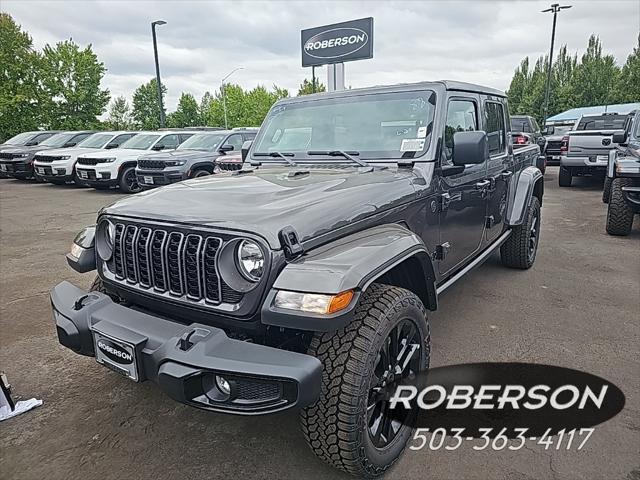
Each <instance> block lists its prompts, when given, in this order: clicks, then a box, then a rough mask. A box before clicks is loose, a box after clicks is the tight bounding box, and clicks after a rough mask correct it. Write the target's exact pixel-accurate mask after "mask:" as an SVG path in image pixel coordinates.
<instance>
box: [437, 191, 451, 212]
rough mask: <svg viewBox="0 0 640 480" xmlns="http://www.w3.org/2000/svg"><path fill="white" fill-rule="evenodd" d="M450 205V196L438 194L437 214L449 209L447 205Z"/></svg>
mask: <svg viewBox="0 0 640 480" xmlns="http://www.w3.org/2000/svg"><path fill="white" fill-rule="evenodd" d="M450 203H451V195H449V194H448V193H442V194H440V197H438V212H444V211H445V210H446V209H447V208H449V204H450Z"/></svg>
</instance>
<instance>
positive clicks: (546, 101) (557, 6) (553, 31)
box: [542, 3, 572, 123]
mask: <svg viewBox="0 0 640 480" xmlns="http://www.w3.org/2000/svg"><path fill="white" fill-rule="evenodd" d="M571 7H572V5H562V6H561V5H560V4H558V3H554V4H553V5H551V7H550V8H547V9H546V10H542V13H547V12H553V28H552V29H551V49H550V51H549V64H548V65H547V85H546V88H545V92H544V113H543V117H542V121H543V122H545V123H546V122H547V112H548V109H549V90H550V89H551V65H553V43H554V42H555V39H556V17H557V15H558V12H559V11H560V10H564V9H566V8H571Z"/></svg>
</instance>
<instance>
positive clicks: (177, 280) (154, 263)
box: [109, 223, 243, 305]
mask: <svg viewBox="0 0 640 480" xmlns="http://www.w3.org/2000/svg"><path fill="white" fill-rule="evenodd" d="M222 245H223V240H222V239H221V238H219V237H216V236H210V235H207V234H199V233H182V232H178V231H169V230H165V229H162V228H157V229H156V228H150V227H144V226H137V225H130V224H123V223H116V224H115V237H114V251H113V257H112V260H111V261H110V263H109V269H110V271H111V272H112V273H113V274H115V279H116V280H118V281H120V282H122V283H125V284H127V285H135V286H139V287H141V288H143V289H148V290H150V291H155V292H160V293H168V294H169V295H171V296H173V297H179V298H183V299H186V300H188V301H195V302H200V301H204V302H206V303H210V304H214V305H217V304H220V303H229V304H236V303H239V302H240V301H241V300H242V297H243V294H242V293H240V292H236V291H235V290H233V289H232V288H230V287H229V286H228V285H227V284H226V283H225V282H224V281H223V280H222V279H221V278H220V275H219V273H218V268H217V260H218V252H219V251H220V248H221V247H222Z"/></svg>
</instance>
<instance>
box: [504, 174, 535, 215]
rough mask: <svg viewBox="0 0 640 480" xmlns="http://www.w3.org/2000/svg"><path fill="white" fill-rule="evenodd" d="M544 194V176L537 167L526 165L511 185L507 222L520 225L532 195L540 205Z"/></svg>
mask: <svg viewBox="0 0 640 480" xmlns="http://www.w3.org/2000/svg"><path fill="white" fill-rule="evenodd" d="M543 196H544V176H543V175H542V172H541V171H540V169H538V168H537V167H527V168H525V169H524V170H522V172H520V175H518V177H517V179H516V180H515V184H514V185H512V186H511V193H510V198H509V206H508V208H507V217H506V219H507V224H508V225H510V226H516V225H522V222H523V221H524V217H525V213H526V211H527V208H528V207H529V203H530V202H531V198H532V197H536V198H537V199H538V201H539V202H540V205H542V197H543Z"/></svg>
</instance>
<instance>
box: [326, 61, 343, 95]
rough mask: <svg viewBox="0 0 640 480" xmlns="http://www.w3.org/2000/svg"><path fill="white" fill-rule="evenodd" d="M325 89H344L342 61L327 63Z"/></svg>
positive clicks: (331, 90)
mask: <svg viewBox="0 0 640 480" xmlns="http://www.w3.org/2000/svg"><path fill="white" fill-rule="evenodd" d="M327 90H328V91H329V92H335V91H336V90H344V63H331V64H329V65H327Z"/></svg>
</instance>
